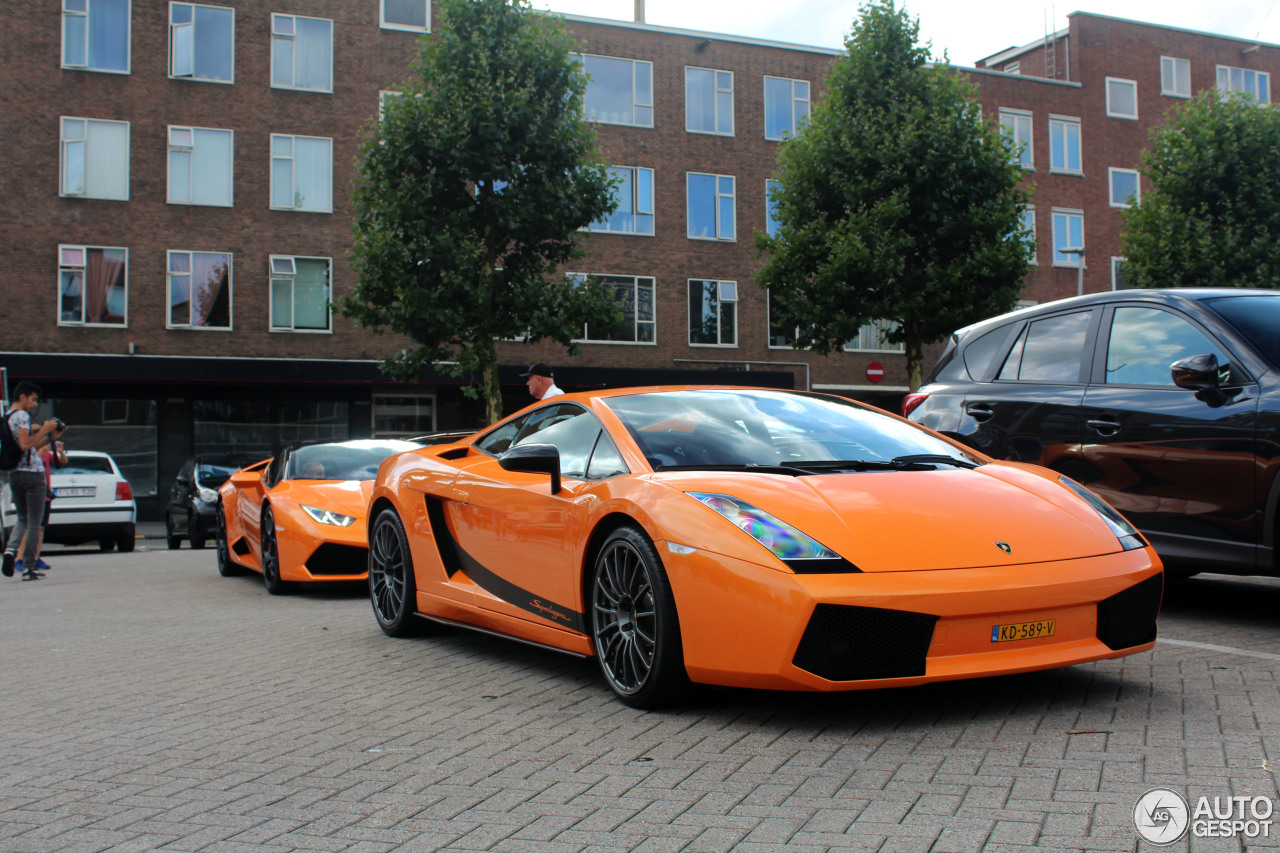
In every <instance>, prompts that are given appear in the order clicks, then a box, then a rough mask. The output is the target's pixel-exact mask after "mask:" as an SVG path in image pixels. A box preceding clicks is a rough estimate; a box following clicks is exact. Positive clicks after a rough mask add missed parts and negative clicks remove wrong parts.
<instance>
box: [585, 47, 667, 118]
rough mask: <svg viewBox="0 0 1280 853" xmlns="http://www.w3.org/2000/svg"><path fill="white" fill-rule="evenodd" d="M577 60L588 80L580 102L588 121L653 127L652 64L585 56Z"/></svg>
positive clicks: (634, 60)
mask: <svg viewBox="0 0 1280 853" xmlns="http://www.w3.org/2000/svg"><path fill="white" fill-rule="evenodd" d="M578 60H579V61H580V62H581V63H582V70H583V71H584V72H586V73H587V75H589V77H590V79H589V80H588V82H587V94H586V98H585V100H584V104H585V108H586V113H587V118H588V119H589V120H590V121H598V122H603V123H604V124H631V125H638V126H640V127H653V63H652V62H645V61H643V60H639V59H617V58H615V57H612V56H593V55H591V54H585V53H584V54H580V55H579V57H578Z"/></svg>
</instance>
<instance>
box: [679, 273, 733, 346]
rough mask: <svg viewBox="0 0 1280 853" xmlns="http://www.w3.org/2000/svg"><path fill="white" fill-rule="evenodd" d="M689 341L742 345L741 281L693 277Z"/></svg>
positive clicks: (703, 343)
mask: <svg viewBox="0 0 1280 853" xmlns="http://www.w3.org/2000/svg"><path fill="white" fill-rule="evenodd" d="M689 344H690V345H691V346H722V347H736V346H737V345H738V283H737V282H735V281H706V280H702V279H690V280H689Z"/></svg>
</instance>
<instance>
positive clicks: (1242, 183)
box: [1123, 90, 1280, 287]
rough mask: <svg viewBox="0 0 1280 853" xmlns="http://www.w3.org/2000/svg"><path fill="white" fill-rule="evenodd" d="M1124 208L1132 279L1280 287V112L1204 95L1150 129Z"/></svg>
mask: <svg viewBox="0 0 1280 853" xmlns="http://www.w3.org/2000/svg"><path fill="white" fill-rule="evenodd" d="M1143 162H1144V165H1145V167H1146V168H1145V169H1144V170H1143V174H1145V175H1146V176H1147V179H1148V180H1149V181H1150V182H1151V189H1150V190H1149V191H1148V192H1146V193H1145V194H1143V196H1142V198H1141V202H1140V203H1139V204H1138V205H1136V206H1134V207H1132V208H1130V209H1129V210H1128V211H1125V215H1124V234H1123V242H1124V253H1125V265H1124V276H1125V283H1126V284H1132V285H1135V286H1137V287H1280V180H1277V177H1276V176H1277V175H1280V112H1277V111H1276V110H1274V109H1266V108H1260V107H1259V106H1258V104H1256V103H1255V102H1253V101H1252V100H1249V99H1248V98H1245V97H1242V96H1236V97H1232V98H1229V99H1227V100H1223V99H1222V98H1221V97H1220V96H1219V94H1218V92H1217V90H1209V91H1205V92H1203V93H1201V94H1200V95H1199V96H1198V97H1196V98H1195V99H1194V100H1192V101H1190V102H1188V103H1187V104H1186V105H1185V106H1183V107H1181V108H1180V109H1177V110H1174V111H1173V112H1172V113H1171V114H1170V116H1169V119H1168V121H1167V122H1165V124H1163V125H1161V126H1159V127H1157V128H1156V129H1155V130H1154V131H1152V146H1151V148H1149V149H1148V150H1147V151H1146V152H1145V153H1144V155H1143Z"/></svg>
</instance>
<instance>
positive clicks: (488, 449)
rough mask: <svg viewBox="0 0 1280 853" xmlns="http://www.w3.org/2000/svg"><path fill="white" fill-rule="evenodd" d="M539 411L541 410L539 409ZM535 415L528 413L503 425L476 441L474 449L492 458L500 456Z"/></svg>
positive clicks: (534, 413)
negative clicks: (492, 456) (490, 455)
mask: <svg viewBox="0 0 1280 853" xmlns="http://www.w3.org/2000/svg"><path fill="white" fill-rule="evenodd" d="M539 411H542V410H541V409H539ZM536 414H537V412H530V413H529V414H528V415H525V416H524V417H523V418H516V419H515V420H514V421H510V422H508V423H505V424H503V425H502V426H500V427H498V428H497V429H495V430H494V431H493V432H491V433H489V434H488V435H486V436H485V437H484V438H482V439H480V440H479V441H477V442H476V447H477V448H479V449H480V450H483V451H484V452H485V453H489V454H492V455H494V456H501V455H502V454H503V453H506V452H507V449H508V448H510V447H511V441H512V440H513V439H514V438H515V437H516V436H517V435H519V434H520V430H521V428H523V427H524V424H525V422H526V421H527V420H529V418H530V417H531V416H532V415H536Z"/></svg>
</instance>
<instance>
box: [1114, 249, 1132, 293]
mask: <svg viewBox="0 0 1280 853" xmlns="http://www.w3.org/2000/svg"><path fill="white" fill-rule="evenodd" d="M1124 268H1125V259H1124V258H1117V257H1115V256H1112V258H1111V289H1112V290H1131V289H1132V288H1133V285H1131V284H1126V283H1125V270H1124Z"/></svg>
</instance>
